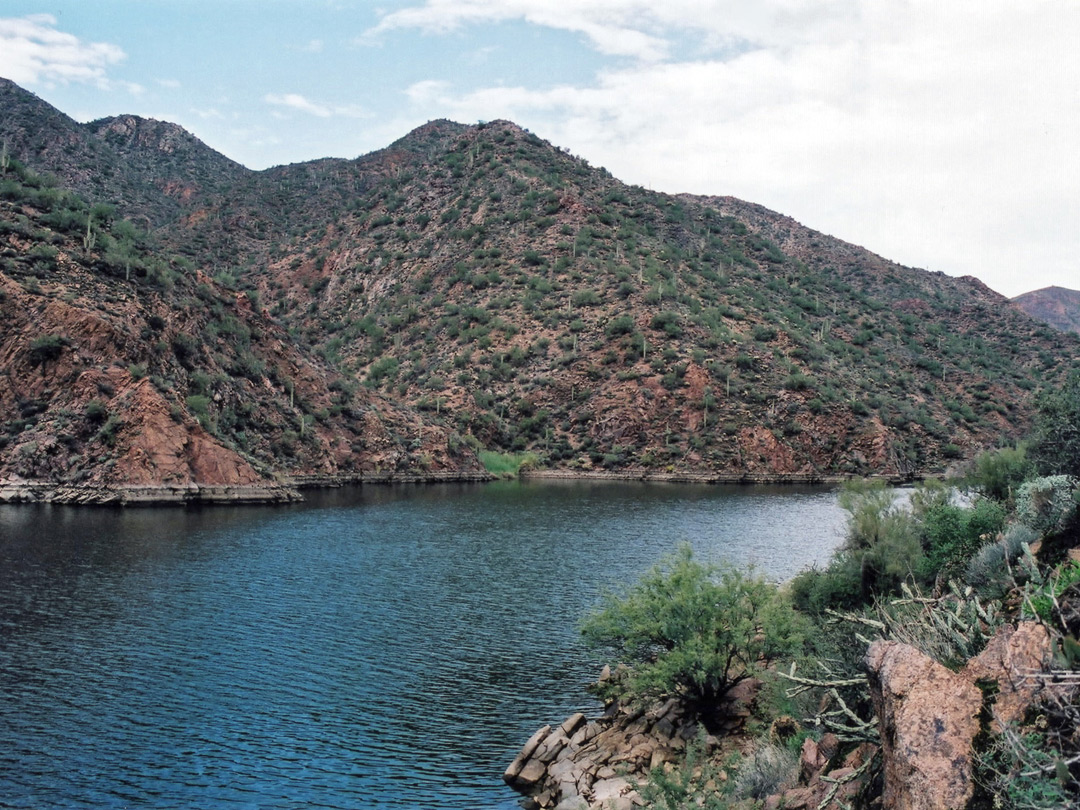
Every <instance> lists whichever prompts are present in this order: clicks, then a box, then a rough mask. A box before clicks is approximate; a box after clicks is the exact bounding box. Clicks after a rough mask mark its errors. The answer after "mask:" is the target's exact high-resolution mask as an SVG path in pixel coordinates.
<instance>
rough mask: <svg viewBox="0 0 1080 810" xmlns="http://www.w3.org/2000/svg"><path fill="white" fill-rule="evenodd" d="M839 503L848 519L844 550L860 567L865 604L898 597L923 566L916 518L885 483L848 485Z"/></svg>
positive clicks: (842, 492)
mask: <svg viewBox="0 0 1080 810" xmlns="http://www.w3.org/2000/svg"><path fill="white" fill-rule="evenodd" d="M838 500H839V503H840V506H841V508H843V509H844V510H846V511H847V512H848V515H849V517H848V527H847V537H846V539H845V542H844V545H843V546H842V549H843V551H845V552H847V553H848V554H849V555H850V556H851V558H852V563H857V564H858V568H859V576H860V593H861V596H862V600H863V601H864V602H869V601H870V600H871V599H873V598H874V597H875V596H878V595H882V594H889V593H895V592H896V591H897V590H898V589H899V586H900V583H901V582H903V581H904V580H905V579H907V578H909V577H911V576H913V575H914V574H915V572H917V571H919V570H920V569H921V568H922V566H923V560H922V557H923V553H922V546H921V544H920V542H919V527H918V522H917V521H916V519H915V517H914V516H913V515H912V514H911V512H909V511H908V510H906V509H904V508H903V507H902V506H901V505H900V504H898V503H897V501H896V495H895V493H894V491H893V490H892V489H891V488H890V487H888V486H886V484H885V483H884V482H883V481H851V482H848V483H847V484H845V485H844V488H843V489H842V490H841V492H840V496H839V499H838Z"/></svg>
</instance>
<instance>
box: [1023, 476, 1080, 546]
mask: <svg viewBox="0 0 1080 810" xmlns="http://www.w3.org/2000/svg"><path fill="white" fill-rule="evenodd" d="M1075 489H1076V479H1075V478H1073V477H1072V476H1069V475H1048V476H1045V477H1043V478H1035V479H1033V480H1031V481H1027V482H1025V483H1024V484H1023V485H1021V487H1020V489H1018V490H1017V492H1016V518H1017V520H1019V521H1020V522H1021V523H1024V524H1026V525H1028V526H1030V527H1031V528H1032V529H1034V530H1035V531H1036V532H1038V533H1039V534H1043V535H1047V534H1053V533H1055V532H1057V531H1060V530H1061V528H1062V527H1063V526H1064V525H1065V524H1066V523H1067V522H1068V520H1069V519H1070V518H1071V517H1072V516H1073V514H1074V513H1075V512H1076V505H1077V504H1076V500H1075V498H1074V495H1073V493H1074V491H1075Z"/></svg>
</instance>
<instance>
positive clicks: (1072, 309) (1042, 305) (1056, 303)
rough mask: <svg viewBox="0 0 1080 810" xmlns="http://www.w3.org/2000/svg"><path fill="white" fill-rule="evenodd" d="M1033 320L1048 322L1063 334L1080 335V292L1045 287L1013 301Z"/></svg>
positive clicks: (1019, 296)
mask: <svg viewBox="0 0 1080 810" xmlns="http://www.w3.org/2000/svg"><path fill="white" fill-rule="evenodd" d="M1012 302H1013V303H1014V304H1016V305H1017V306H1018V307H1020V309H1022V310H1024V312H1026V313H1027V314H1028V315H1030V316H1031V317H1032V318H1038V319H1039V320H1040V321H1046V322H1047V323H1048V324H1050V325H1051V326H1052V327H1054V328H1055V329H1060V330H1061V331H1062V332H1076V333H1078V334H1080V290H1069V289H1066V288H1064V287H1044V288H1043V289H1041V290H1034V291H1033V292H1028V293H1024V294H1023V295H1018V296H1016V298H1014V299H1012Z"/></svg>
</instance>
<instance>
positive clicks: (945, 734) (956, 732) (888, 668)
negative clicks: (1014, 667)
mask: <svg viewBox="0 0 1080 810" xmlns="http://www.w3.org/2000/svg"><path fill="white" fill-rule="evenodd" d="M866 665H867V669H868V670H869V676H870V694H871V697H872V699H873V701H874V708H875V709H876V711H877V716H878V722H879V724H880V729H881V749H882V756H883V760H884V776H885V783H884V790H883V796H882V800H883V806H884V807H885V808H886V810H890V809H892V808H895V809H896V810H901V808H902V809H903V810H942V808H947V807H951V808H962V807H965V806H966V805H967V803H968V801H969V800H970V799H971V796H972V793H973V791H974V785H973V782H972V778H971V777H972V749H971V744H972V742H973V741H974V739H975V735H976V734H978V733H979V711H980V710H981V709H982V692H980V691H979V689H978V687H976V686H975V684H974V683H973V682H971V681H969V680H968V679H967V678H965V677H963V676H962V675H958V674H956V673H955V672H950V671H949V670H947V669H946V668H945V667H943V666H942V665H941V664H939V663H937V662H936V661H934V660H933V659H931V658H929V657H927V656H926V655H924V654H923V653H921V652H919V651H918V650H917V649H915V648H914V647H911V646H909V645H907V644H901V643H900V642H897V641H876V642H874V643H873V644H872V645H870V649H869V651H868V652H867V654H866Z"/></svg>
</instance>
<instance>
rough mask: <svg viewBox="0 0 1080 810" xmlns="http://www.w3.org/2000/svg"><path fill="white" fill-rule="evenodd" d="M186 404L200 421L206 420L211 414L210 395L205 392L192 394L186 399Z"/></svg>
mask: <svg viewBox="0 0 1080 810" xmlns="http://www.w3.org/2000/svg"><path fill="white" fill-rule="evenodd" d="M184 404H185V405H187V409H188V410H189V411H190V412H191V413H192V414H193V415H194V416H195V418H196V419H198V420H199V421H200V422H202V421H203V420H205V419H206V418H207V417H208V416H209V414H210V412H209V407H210V397H208V396H206V395H204V394H192V395H191V396H190V397H188V398H187V399H185V400H184Z"/></svg>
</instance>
